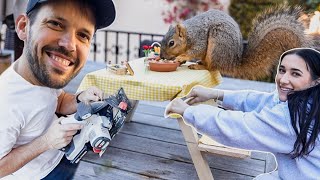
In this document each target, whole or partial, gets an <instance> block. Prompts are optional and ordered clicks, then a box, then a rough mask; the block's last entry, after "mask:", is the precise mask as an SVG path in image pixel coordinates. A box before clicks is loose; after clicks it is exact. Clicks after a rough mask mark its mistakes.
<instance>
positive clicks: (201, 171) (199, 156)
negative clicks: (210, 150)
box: [178, 118, 213, 180]
mask: <svg viewBox="0 0 320 180" xmlns="http://www.w3.org/2000/svg"><path fill="white" fill-rule="evenodd" d="M178 123H179V126H180V129H181V131H182V134H183V136H184V139H185V141H186V144H187V147H188V150H189V153H190V155H191V159H192V161H193V164H194V166H195V168H196V171H197V174H198V177H199V179H200V180H213V175H212V172H211V170H210V167H209V165H208V162H207V160H206V159H205V157H204V154H203V152H201V151H200V150H199V149H198V141H199V137H198V134H197V132H196V131H195V130H193V129H192V128H191V127H190V126H188V125H186V124H185V123H184V121H183V119H182V118H179V119H178Z"/></svg>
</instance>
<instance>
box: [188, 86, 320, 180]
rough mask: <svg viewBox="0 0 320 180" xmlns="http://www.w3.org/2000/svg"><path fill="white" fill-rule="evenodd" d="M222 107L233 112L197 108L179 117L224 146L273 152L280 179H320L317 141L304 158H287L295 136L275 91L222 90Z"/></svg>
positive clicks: (287, 114)
mask: <svg viewBox="0 0 320 180" xmlns="http://www.w3.org/2000/svg"><path fill="white" fill-rule="evenodd" d="M223 106H224V107H227V108H229V109H233V110H223V109H221V108H218V107H214V106H210V105H198V106H190V107H189V108H187V109H186V111H185V112H184V114H183V116H184V119H185V121H186V122H187V123H188V124H191V125H192V126H193V127H195V128H196V129H197V131H198V132H199V133H202V134H206V135H208V136H209V137H210V136H211V137H213V138H214V139H215V140H216V141H218V142H220V143H222V144H224V145H227V146H232V147H238V148H243V149H250V150H260V151H268V152H272V153H274V154H275V156H276V158H277V161H278V165H279V166H278V171H279V176H280V178H282V179H319V178H320V144H319V142H320V141H319V140H318V141H317V142H316V146H315V148H314V150H313V151H312V152H310V154H309V155H308V156H303V157H301V158H295V159H292V158H291V157H290V155H288V154H289V153H290V152H291V151H292V150H293V146H294V142H295V140H296V134H295V132H294V130H293V128H292V125H291V120H290V114H289V109H288V103H287V102H281V101H279V98H278V94H277V92H276V91H275V92H273V93H264V92H257V91H225V93H224V99H223ZM319 138H320V137H319Z"/></svg>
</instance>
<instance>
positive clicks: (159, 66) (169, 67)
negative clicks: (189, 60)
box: [149, 61, 179, 72]
mask: <svg viewBox="0 0 320 180" xmlns="http://www.w3.org/2000/svg"><path fill="white" fill-rule="evenodd" d="M178 66H179V63H178V62H157V61H150V62H149V69H150V70H151V71H157V72H171V71H175V70H177V67H178Z"/></svg>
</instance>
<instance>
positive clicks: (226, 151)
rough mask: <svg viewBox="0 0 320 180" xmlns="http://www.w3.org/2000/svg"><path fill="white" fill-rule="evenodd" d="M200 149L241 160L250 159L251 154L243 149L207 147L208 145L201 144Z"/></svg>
mask: <svg viewBox="0 0 320 180" xmlns="http://www.w3.org/2000/svg"><path fill="white" fill-rule="evenodd" d="M198 148H199V150H200V151H203V152H207V153H212V154H217V155H222V156H230V157H235V158H241V159H243V158H247V157H250V153H249V152H248V151H245V150H242V149H239V150H238V149H237V150H236V149H234V148H228V147H223V146H214V145H206V144H199V145H198Z"/></svg>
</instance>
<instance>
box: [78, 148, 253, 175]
mask: <svg viewBox="0 0 320 180" xmlns="http://www.w3.org/2000/svg"><path fill="white" fill-rule="evenodd" d="M82 161H86V162H88V163H92V164H96V165H100V166H101V167H100V169H101V170H102V171H105V172H106V173H107V172H108V171H109V168H110V167H111V168H114V169H118V170H121V171H127V172H130V173H136V174H139V175H143V176H148V177H152V178H159V179H170V180H171V179H198V177H197V174H196V171H195V169H194V166H193V164H189V163H184V162H179V161H174V160H171V159H166V158H161V157H157V156H152V155H146V154H143V153H137V152H134V151H127V150H123V149H120V148H113V147H109V148H108V149H107V151H106V152H105V154H104V155H103V156H102V157H101V158H99V156H98V155H97V154H94V153H92V152H89V153H88V154H87V155H86V156H84V158H83V160H82ZM104 168H106V169H105V170H103V169H104ZM213 172H214V174H215V178H216V179H219V180H220V179H222V180H224V179H226V180H230V179H234V180H247V179H252V176H247V175H243V174H237V173H233V172H228V171H222V170H219V169H214V170H213ZM105 179H107V178H105Z"/></svg>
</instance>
